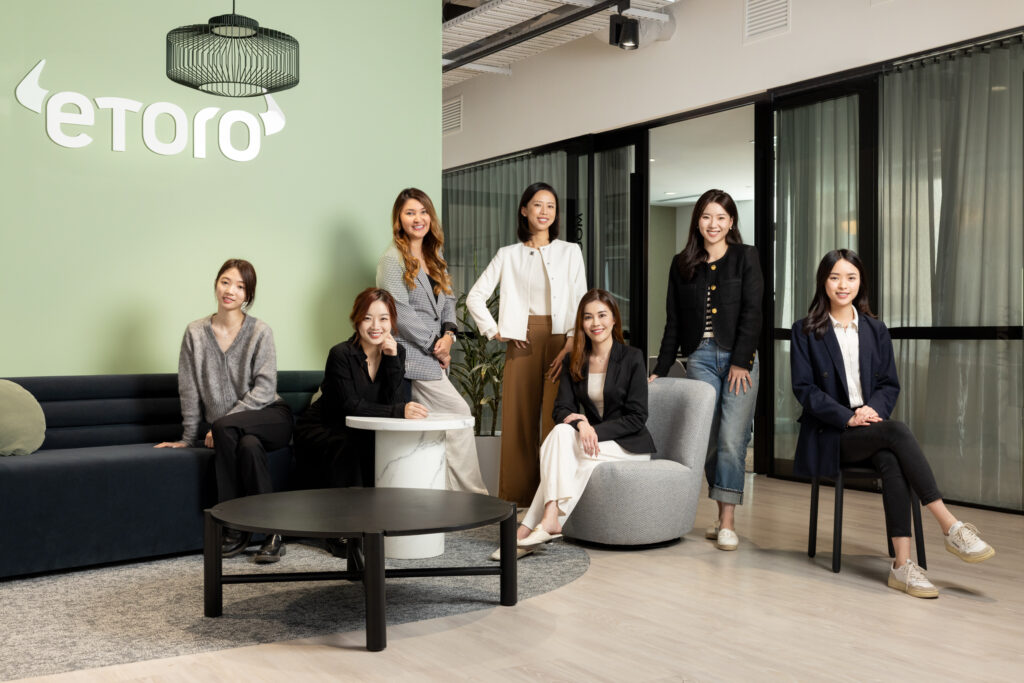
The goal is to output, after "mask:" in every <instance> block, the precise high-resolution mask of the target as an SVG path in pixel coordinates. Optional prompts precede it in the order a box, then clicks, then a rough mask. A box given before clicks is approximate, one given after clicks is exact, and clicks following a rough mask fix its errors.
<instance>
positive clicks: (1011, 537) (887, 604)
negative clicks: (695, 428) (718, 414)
mask: <svg viewBox="0 0 1024 683" xmlns="http://www.w3.org/2000/svg"><path fill="white" fill-rule="evenodd" d="M809 492H810V489H809V487H808V486H807V485H805V484H800V483H793V482H786V481H779V480H773V479H767V478H764V477H760V476H759V477H754V476H753V475H748V482H747V501H746V504H745V505H743V506H742V507H740V508H738V511H737V520H738V531H739V535H740V547H739V550H738V551H736V552H722V551H719V550H716V549H715V548H714V546H713V545H712V543H711V542H710V541H706V540H704V538H703V528H704V527H705V526H706V525H707V524H708V523H709V522H710V521H711V520H712V519H713V516H714V509H715V508H714V504H713V503H712V502H711V501H709V500H707V499H706V498H704V499H702V502H701V507H700V510H699V513H698V516H697V522H698V524H697V527H696V528H695V529H694V531H693V532H691V533H690V534H689V535H687V537H686V538H685V539H684V540H683V541H682V542H680V543H677V544H675V545H672V546H669V547H665V548H658V549H654V550H643V551H609V550H589V552H590V556H591V566H590V569H589V570H588V571H587V573H586V574H584V576H583V577H581V578H580V579H578V580H577V581H575V582H573V583H571V584H568V585H566V586H564V587H562V588H560V589H558V590H555V591H552V592H550V593H547V594H544V595H540V596H537V597H535V598H531V599H529V600H525V601H522V602H520V603H519V604H518V605H517V606H515V607H500V606H496V607H494V608H493V609H487V610H483V611H478V612H471V613H468V614H462V615H457V616H452V617H446V618H442V619H436V620H431V621H421V622H417V623H411V624H404V625H400V626H395V627H393V628H389V629H388V647H387V649H386V650H384V651H383V652H379V653H370V652H366V651H365V650H364V649H363V645H364V643H365V640H364V637H365V636H364V633H363V632H362V631H359V632H352V633H343V634H339V635H336V636H331V637H323V638H316V639H308V640H299V641H289V642H281V643H274V644H268V645H259V646H254V647H245V648H239V649H235V650H225V651H220V652H212V653H207V654H200V655H194V656H184V657H176V658H172V659H165V660H156V661H149V662H139V663H135V664H127V665H121V666H114V667H107V668H104V669H95V670H91V671H78V672H71V673H67V674H62V675H58V676H51V677H46V678H41V679H33V680H41V681H42V680H45V681H60V682H61V683H71V682H76V681H247V682H249V683H254V682H257V681H289V682H298V681H338V680H342V681H389V682H395V681H470V680H472V681H684V680H685V681H691V680H692V681H716V680H723V681H765V680H799V681H823V680H843V681H867V680H905V681H914V680H957V681H972V680H978V681H981V680H985V681H1021V680H1024V587H1022V585H1021V579H1022V578H1024V570H1022V567H1024V517H1022V516H1020V515H1010V514H1003V513H996V512H988V511H982V510H973V509H966V508H957V509H954V513H955V514H957V515H958V516H959V517H961V518H962V519H965V520H967V521H971V522H973V523H974V524H975V525H977V526H978V527H979V528H980V530H981V532H982V536H983V537H984V538H985V539H986V540H988V541H989V542H990V543H991V544H992V545H993V546H994V547H995V548H996V551H997V554H996V556H995V557H994V558H992V559H991V560H989V561H987V562H984V563H981V564H977V565H971V564H967V563H964V562H962V561H960V560H959V559H957V558H956V557H955V556H953V555H952V554H950V553H948V552H946V550H945V549H944V547H943V543H942V536H941V532H940V531H939V530H938V525H937V524H936V523H935V521H934V520H933V519H932V518H931V516H930V515H929V514H928V513H927V512H925V532H926V540H927V552H928V566H929V571H928V576H929V578H931V580H932V581H933V582H934V583H935V585H936V586H937V587H938V588H939V591H940V597H939V598H938V599H937V600H921V599H916V598H912V597H909V596H907V595H905V594H902V593H899V592H897V591H895V590H892V589H890V588H888V587H887V586H886V583H885V580H886V576H887V573H886V572H887V567H888V564H887V558H886V557H885V539H884V536H883V533H884V521H883V519H882V505H881V498H880V497H879V496H877V495H875V494H871V493H862V492H857V491H848V492H847V496H846V512H845V525H844V526H845V533H844V545H843V550H844V553H843V569H842V572H841V573H839V574H833V573H832V571H831V570H830V565H831V544H832V541H831V529H832V491H831V489H827V488H823V490H822V506H821V514H820V519H819V540H818V556H817V557H815V558H813V559H811V558H808V557H807V554H806V547H807V514H808V500H809V495H810V493H809ZM533 559H534V560H538V559H539V558H533ZM529 561H531V559H530V558H527V559H524V560H523V562H529ZM495 595H497V585H495ZM54 647H59V644H56V643H55V644H54Z"/></svg>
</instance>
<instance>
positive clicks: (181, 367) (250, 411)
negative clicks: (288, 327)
mask: <svg viewBox="0 0 1024 683" xmlns="http://www.w3.org/2000/svg"><path fill="white" fill-rule="evenodd" d="M214 293H215V294H216V296H217V312H216V313H214V314H213V315H210V316H206V317H204V318H200V319H199V320H196V321H194V322H191V323H189V325H188V327H187V328H186V330H185V337H184V339H182V341H181V353H180V355H179V356H178V394H179V395H180V397H181V416H182V423H183V433H182V436H181V440H180V441H167V442H164V443H159V444H157V445H156V447H157V448H187V447H202V446H205V447H206V448H212V449H213V450H214V463H215V468H216V472H217V494H218V500H220V501H225V500H231V499H232V498H239V497H241V496H251V495H255V494H258V493H270V492H271V491H273V486H272V484H271V480H270V469H269V466H268V460H267V451H268V450H271V451H273V450H277V449H279V448H284V447H285V446H287V445H288V443H289V441H290V440H291V434H292V423H293V421H292V414H291V410H290V409H289V408H288V405H287V404H286V403H285V402H284V401H283V400H282V399H281V397H280V396H278V395H277V353H276V351H275V350H274V335H273V332H271V330H270V326H269V325H267V324H266V323H265V322H263V321H261V320H257V319H256V318H254V317H253V316H251V315H248V314H247V313H246V311H247V310H248V309H249V308H250V307H251V306H252V302H253V300H254V299H255V298H256V270H255V269H254V268H253V267H252V264H251V263H249V262H248V261H244V260H242V259H229V260H228V261H225V262H224V265H222V266H221V267H220V270H219V271H218V272H217V278H216V279H215V280H214ZM201 425H202V426H205V427H207V429H206V431H205V434H204V433H203V430H202V429H200V427H201ZM251 540H252V534H250V533H243V532H240V531H234V530H232V529H228V530H226V532H225V534H224V547H223V553H224V556H225V557H231V556H234V555H237V554H239V553H240V552H242V551H243V550H245V548H246V547H248V545H249V542H250V541H251ZM284 554H285V547H284V543H283V542H282V539H281V537H280V536H277V535H271V536H268V537H267V539H266V541H264V543H263V545H262V546H261V547H260V549H259V552H257V553H256V557H255V560H256V562H277V561H278V560H279V559H281V556H282V555H284Z"/></svg>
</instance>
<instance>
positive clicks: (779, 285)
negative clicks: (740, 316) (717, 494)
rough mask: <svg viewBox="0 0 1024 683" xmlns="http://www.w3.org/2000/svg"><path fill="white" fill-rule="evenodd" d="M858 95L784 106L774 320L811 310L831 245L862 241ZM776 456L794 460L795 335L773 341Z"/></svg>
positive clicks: (779, 322) (786, 321)
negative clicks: (818, 276) (792, 348)
mask: <svg viewBox="0 0 1024 683" xmlns="http://www.w3.org/2000/svg"><path fill="white" fill-rule="evenodd" d="M858 100H859V98H858V97H857V95H850V96H847V97H841V98H837V99H831V100H825V101H822V102H815V103H813V104H809V105H806V106H801V107H795V108H792V109H782V110H780V111H779V112H778V114H777V118H776V137H777V144H776V148H775V155H776V156H775V159H776V162H775V163H776V165H775V176H776V195H775V320H774V321H773V322H774V326H775V327H777V328H789V327H790V326H791V325H792V324H793V323H794V322H795V321H796V320H799V319H800V318H803V317H804V316H805V315H806V314H807V307H808V306H809V305H810V303H811V298H812V297H813V296H814V274H815V272H816V271H817V268H818V262H819V261H820V260H821V257H822V256H824V255H825V253H826V252H828V251H831V250H832V249H838V248H840V247H843V248H849V249H856V248H857V218H858V216H857V202H858V197H859V187H858V178H859V175H858V174H859V168H860V165H859V158H858V155H859V149H860V129H859V126H858V118H857V116H858V106H859V102H858ZM774 353H775V395H774V397H773V399H774V403H775V458H776V460H792V459H793V453H794V451H795V450H796V437H797V428H798V425H797V422H796V419H797V417H799V415H800V406H799V405H798V404H797V402H796V398H795V397H794V396H793V391H792V389H791V387H790V376H789V342H788V341H776V342H774Z"/></svg>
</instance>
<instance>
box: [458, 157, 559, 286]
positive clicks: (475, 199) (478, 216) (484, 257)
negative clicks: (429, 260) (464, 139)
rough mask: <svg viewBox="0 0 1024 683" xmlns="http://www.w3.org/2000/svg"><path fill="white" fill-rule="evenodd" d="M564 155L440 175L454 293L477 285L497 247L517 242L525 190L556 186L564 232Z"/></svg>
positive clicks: (502, 161)
mask: <svg viewBox="0 0 1024 683" xmlns="http://www.w3.org/2000/svg"><path fill="white" fill-rule="evenodd" d="M565 164H566V154H565V152H551V153H549V154H539V155H523V156H517V157H511V158H508V159H500V160H498V161H493V162H488V163H484V164H480V165H478V166H472V167H470V168H464V169H460V170H457V171H450V172H447V173H445V174H444V176H443V178H442V183H441V185H442V192H441V213H442V218H441V220H442V222H443V224H444V233H445V260H447V261H448V272H449V273H450V274H451V276H452V281H453V284H454V287H455V295H456V296H459V295H460V294H463V293H465V292H466V291H468V290H469V288H470V287H472V286H473V283H474V282H475V281H476V277H477V275H478V274H479V273H480V272H481V271H482V270H483V269H484V268H486V267H487V264H488V263H490V261H491V258H492V257H493V256H494V254H495V253H496V252H497V251H498V248H499V247H503V246H505V245H507V244H513V243H515V242H516V239H517V238H516V215H517V213H518V207H519V198H520V197H521V196H522V193H523V190H525V189H526V188H527V187H528V186H529V185H531V184H532V183H535V182H545V183H548V184H549V185H551V186H552V187H554V188H555V191H556V192H558V196H559V200H560V206H559V210H560V216H559V222H560V225H561V236H562V237H563V238H565V236H566V216H565V192H566V170H565Z"/></svg>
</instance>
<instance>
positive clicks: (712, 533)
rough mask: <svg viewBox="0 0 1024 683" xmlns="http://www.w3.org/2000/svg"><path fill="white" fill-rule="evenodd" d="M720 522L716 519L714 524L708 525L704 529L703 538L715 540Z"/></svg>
mask: <svg viewBox="0 0 1024 683" xmlns="http://www.w3.org/2000/svg"><path fill="white" fill-rule="evenodd" d="M721 524H722V523H721V522H720V521H718V520H717V519H716V520H715V523H714V524H712V525H711V526H709V527H708V528H707V529H705V530H704V538H707V539H710V540H712V541H714V540H717V539H718V529H719V527H720V526H721Z"/></svg>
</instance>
